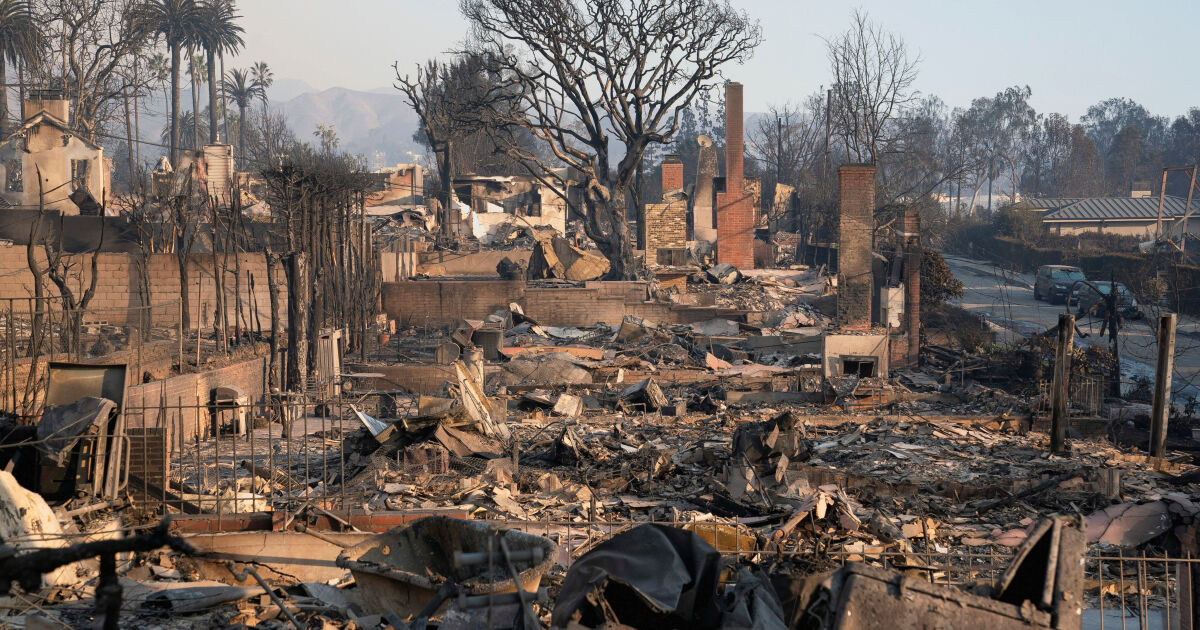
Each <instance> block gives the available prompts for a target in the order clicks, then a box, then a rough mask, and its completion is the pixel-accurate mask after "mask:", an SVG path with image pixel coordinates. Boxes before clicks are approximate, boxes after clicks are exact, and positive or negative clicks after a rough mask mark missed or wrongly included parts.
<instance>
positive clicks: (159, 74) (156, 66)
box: [146, 52, 171, 104]
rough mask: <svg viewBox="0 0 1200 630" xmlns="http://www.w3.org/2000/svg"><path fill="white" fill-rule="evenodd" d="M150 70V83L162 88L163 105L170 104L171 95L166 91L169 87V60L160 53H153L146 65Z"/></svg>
mask: <svg viewBox="0 0 1200 630" xmlns="http://www.w3.org/2000/svg"><path fill="white" fill-rule="evenodd" d="M146 66H147V68H148V69H149V70H150V82H151V83H157V84H159V85H160V86H162V91H163V103H164V104H166V103H168V102H170V100H171V95H170V93H169V92H168V91H167V90H168V89H169V87H170V85H171V59H170V58H169V57H167V56H166V55H164V54H162V53H160V52H159V53H154V56H153V57H151V58H150V61H149V62H147V64H146Z"/></svg>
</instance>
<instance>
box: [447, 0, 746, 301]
mask: <svg viewBox="0 0 1200 630" xmlns="http://www.w3.org/2000/svg"><path fill="white" fill-rule="evenodd" d="M460 7H461V9H462V12H463V14H464V15H465V16H466V18H467V20H468V22H469V23H470V25H471V28H472V35H473V41H472V44H471V49H472V50H473V51H474V52H477V53H480V54H484V55H487V56H488V57H489V58H491V59H492V60H493V61H492V63H493V64H495V67H496V68H497V70H498V71H499V72H500V73H501V74H502V75H503V76H504V77H506V78H507V80H508V81H509V82H511V84H512V85H513V87H511V88H509V91H510V93H513V94H516V95H517V98H516V102H515V103H514V105H515V106H514V107H512V108H511V109H509V110H507V111H501V110H497V111H496V114H495V115H496V119H494V120H493V123H495V128H496V129H499V130H503V131H506V132H507V133H509V134H512V133H513V132H514V131H515V130H518V129H519V130H525V131H527V132H530V133H532V135H533V136H535V137H536V138H537V139H538V140H539V141H541V142H542V143H544V144H545V145H546V146H548V151H549V154H550V155H551V157H550V158H549V159H548V158H545V157H542V156H540V155H537V154H536V153H535V152H534V151H533V150H531V149H529V148H528V147H527V146H522V145H521V144H520V143H517V142H513V141H511V139H512V138H514V137H515V136H513V135H509V136H508V137H509V138H510V141H509V142H508V143H507V147H508V150H509V152H510V154H511V155H513V156H514V157H515V158H517V159H519V160H520V162H521V164H522V165H523V166H524V167H525V168H527V169H528V170H529V172H530V173H531V174H533V175H534V176H535V177H537V178H539V179H540V180H541V181H542V182H543V183H545V184H547V185H549V186H550V187H551V188H552V189H555V190H558V191H559V192H560V194H563V195H564V198H566V201H567V203H568V204H571V205H572V210H573V211H575V212H576V213H578V214H581V215H582V216H584V217H586V221H585V230H586V232H587V235H588V236H589V237H590V238H591V239H592V240H593V241H595V243H596V245H597V246H598V247H599V248H600V250H601V251H602V252H603V253H604V255H605V256H606V257H607V258H608V259H609V261H610V262H611V266H610V271H609V277H610V278H616V279H628V278H632V277H634V275H635V269H634V265H633V245H632V242H631V238H630V231H629V224H628V221H627V211H626V206H625V202H624V198H625V197H626V196H629V195H632V194H633V190H632V186H633V184H634V179H635V177H636V175H637V171H638V169H639V166H640V164H641V161H642V156H643V154H644V153H645V151H646V149H647V147H648V146H650V145H651V144H666V143H668V142H669V141H670V140H671V137H672V135H673V134H674V133H675V132H676V131H677V130H678V129H679V123H680V118H681V117H682V115H683V112H684V111H685V110H686V109H687V107H688V105H689V104H690V103H691V102H692V101H693V100H694V99H695V98H696V97H697V96H698V95H699V94H701V93H704V92H706V91H707V90H708V89H709V88H711V87H713V83H712V82H713V80H714V79H715V78H716V76H717V75H718V73H719V72H720V70H721V69H722V68H723V67H724V66H726V65H728V64H730V63H733V62H741V61H744V60H746V59H747V58H748V57H749V56H750V55H751V53H752V52H753V51H754V49H755V48H756V47H757V46H758V43H759V42H760V41H761V39H762V31H761V29H760V27H759V25H758V23H757V22H754V21H752V20H751V19H750V18H749V17H747V16H746V14H744V13H742V12H738V11H736V10H734V9H733V8H732V7H731V6H730V5H729V3H728V2H720V1H718V0H617V1H614V0H549V1H545V0H543V1H534V0H461V2H460ZM612 141H615V142H616V143H618V144H619V145H621V148H622V149H623V154H622V152H621V151H617V152H615V153H614V151H613V148H612V146H611V142H612ZM616 155H621V157H620V159H619V160H617V161H616V165H615V167H614V165H613V162H614V158H615V157H616ZM564 167H566V168H564ZM568 171H574V172H575V174H576V176H578V177H580V178H581V179H582V181H581V182H580V183H581V184H582V188H583V191H582V192H583V194H582V195H580V201H578V202H577V201H576V200H575V199H574V198H572V197H570V196H567V195H566V194H565V191H566V190H567V188H568V181H569V175H568Z"/></svg>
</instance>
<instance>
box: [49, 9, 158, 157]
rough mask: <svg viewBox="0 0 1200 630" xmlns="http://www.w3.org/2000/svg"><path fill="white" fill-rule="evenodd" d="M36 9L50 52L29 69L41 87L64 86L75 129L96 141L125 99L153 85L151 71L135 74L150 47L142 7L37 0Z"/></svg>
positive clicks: (114, 119) (118, 111) (72, 126)
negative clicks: (139, 62) (139, 58)
mask: <svg viewBox="0 0 1200 630" xmlns="http://www.w3.org/2000/svg"><path fill="white" fill-rule="evenodd" d="M35 11H36V13H37V15H38V16H39V19H40V20H41V22H42V24H41V28H42V38H43V39H44V40H45V41H46V43H47V46H48V49H47V50H46V51H45V52H46V55H45V58H44V60H43V62H42V63H32V64H30V65H29V66H28V71H29V72H30V74H31V76H32V79H33V80H34V81H35V82H37V83H40V84H42V85H53V86H61V87H63V88H65V90H66V91H67V92H68V93H69V94H70V96H71V100H72V106H73V109H74V111H73V112H72V116H71V117H70V118H71V120H70V121H69V124H70V126H71V128H72V129H74V130H77V131H79V132H80V133H81V134H82V135H83V136H84V137H86V138H87V139H88V140H91V141H93V142H94V141H96V139H97V136H98V135H99V134H100V133H101V132H102V131H103V129H104V128H105V126H106V125H107V124H109V123H111V122H116V121H117V120H118V119H119V118H120V109H122V107H123V105H124V103H125V99H126V97H127V96H128V95H129V94H134V93H138V92H141V91H145V90H146V89H148V87H149V73H142V74H140V75H139V74H138V73H136V72H133V71H132V69H133V67H134V66H135V65H136V64H137V63H138V56H139V55H140V54H141V53H143V52H145V50H146V48H147V46H148V45H149V44H150V43H151V42H150V31H149V29H148V28H147V24H146V23H145V22H144V20H143V19H142V17H143V16H142V12H141V4H140V3H139V2H137V1H136V0H36V7H35Z"/></svg>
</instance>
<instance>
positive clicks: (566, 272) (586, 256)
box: [526, 232, 609, 282]
mask: <svg viewBox="0 0 1200 630" xmlns="http://www.w3.org/2000/svg"><path fill="white" fill-rule="evenodd" d="M536 238H537V242H536V244H535V245H534V246H533V255H532V256H530V258H529V270H528V273H527V274H526V277H527V278H529V279H530V280H541V279H545V278H558V279H561V280H570V281H572V282H582V281H584V280H595V279H596V278H599V277H601V276H603V275H604V274H606V273H608V268H609V263H608V259H607V258H605V257H603V256H600V255H599V254H595V253H592V252H588V251H585V250H583V249H581V248H579V247H576V246H574V245H572V244H571V243H570V242H569V241H567V239H565V238H563V237H561V236H559V235H558V234H550V233H547V232H538V233H537V236H536Z"/></svg>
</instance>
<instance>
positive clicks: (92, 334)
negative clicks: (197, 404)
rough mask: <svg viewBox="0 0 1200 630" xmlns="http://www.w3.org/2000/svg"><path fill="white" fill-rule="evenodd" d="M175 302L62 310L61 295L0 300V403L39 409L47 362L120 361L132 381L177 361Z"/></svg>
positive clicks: (24, 412)
mask: <svg viewBox="0 0 1200 630" xmlns="http://www.w3.org/2000/svg"><path fill="white" fill-rule="evenodd" d="M179 309H180V302H179V301H178V300H176V301H172V302H163V303H159V304H151V305H146V306H131V307H108V308H100V307H88V308H86V309H66V308H63V300H62V298H61V297H60V296H50V297H44V298H32V297H30V298H0V387H2V388H3V392H2V393H0V406H2V410H3V411H6V412H9V413H12V414H14V415H16V416H20V417H35V416H36V415H37V414H39V413H40V410H41V409H40V408H41V395H42V392H43V391H44V389H45V387H44V385H45V382H46V381H45V379H46V365H47V363H49V362H51V361H66V362H94V363H103V362H109V363H125V364H126V365H128V366H129V368H130V373H131V375H133V378H134V379H135V381H137V382H140V381H141V380H142V374H143V368H144V367H148V366H149V365H151V364H154V363H161V362H162V361H163V359H164V358H165V359H166V362H168V363H170V364H172V365H178V364H179V360H180V357H181V356H183V353H184V350H183V341H184V336H185V333H184V331H183V330H182V328H181V326H180V323H179V322H180V318H179V316H178V313H179Z"/></svg>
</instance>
